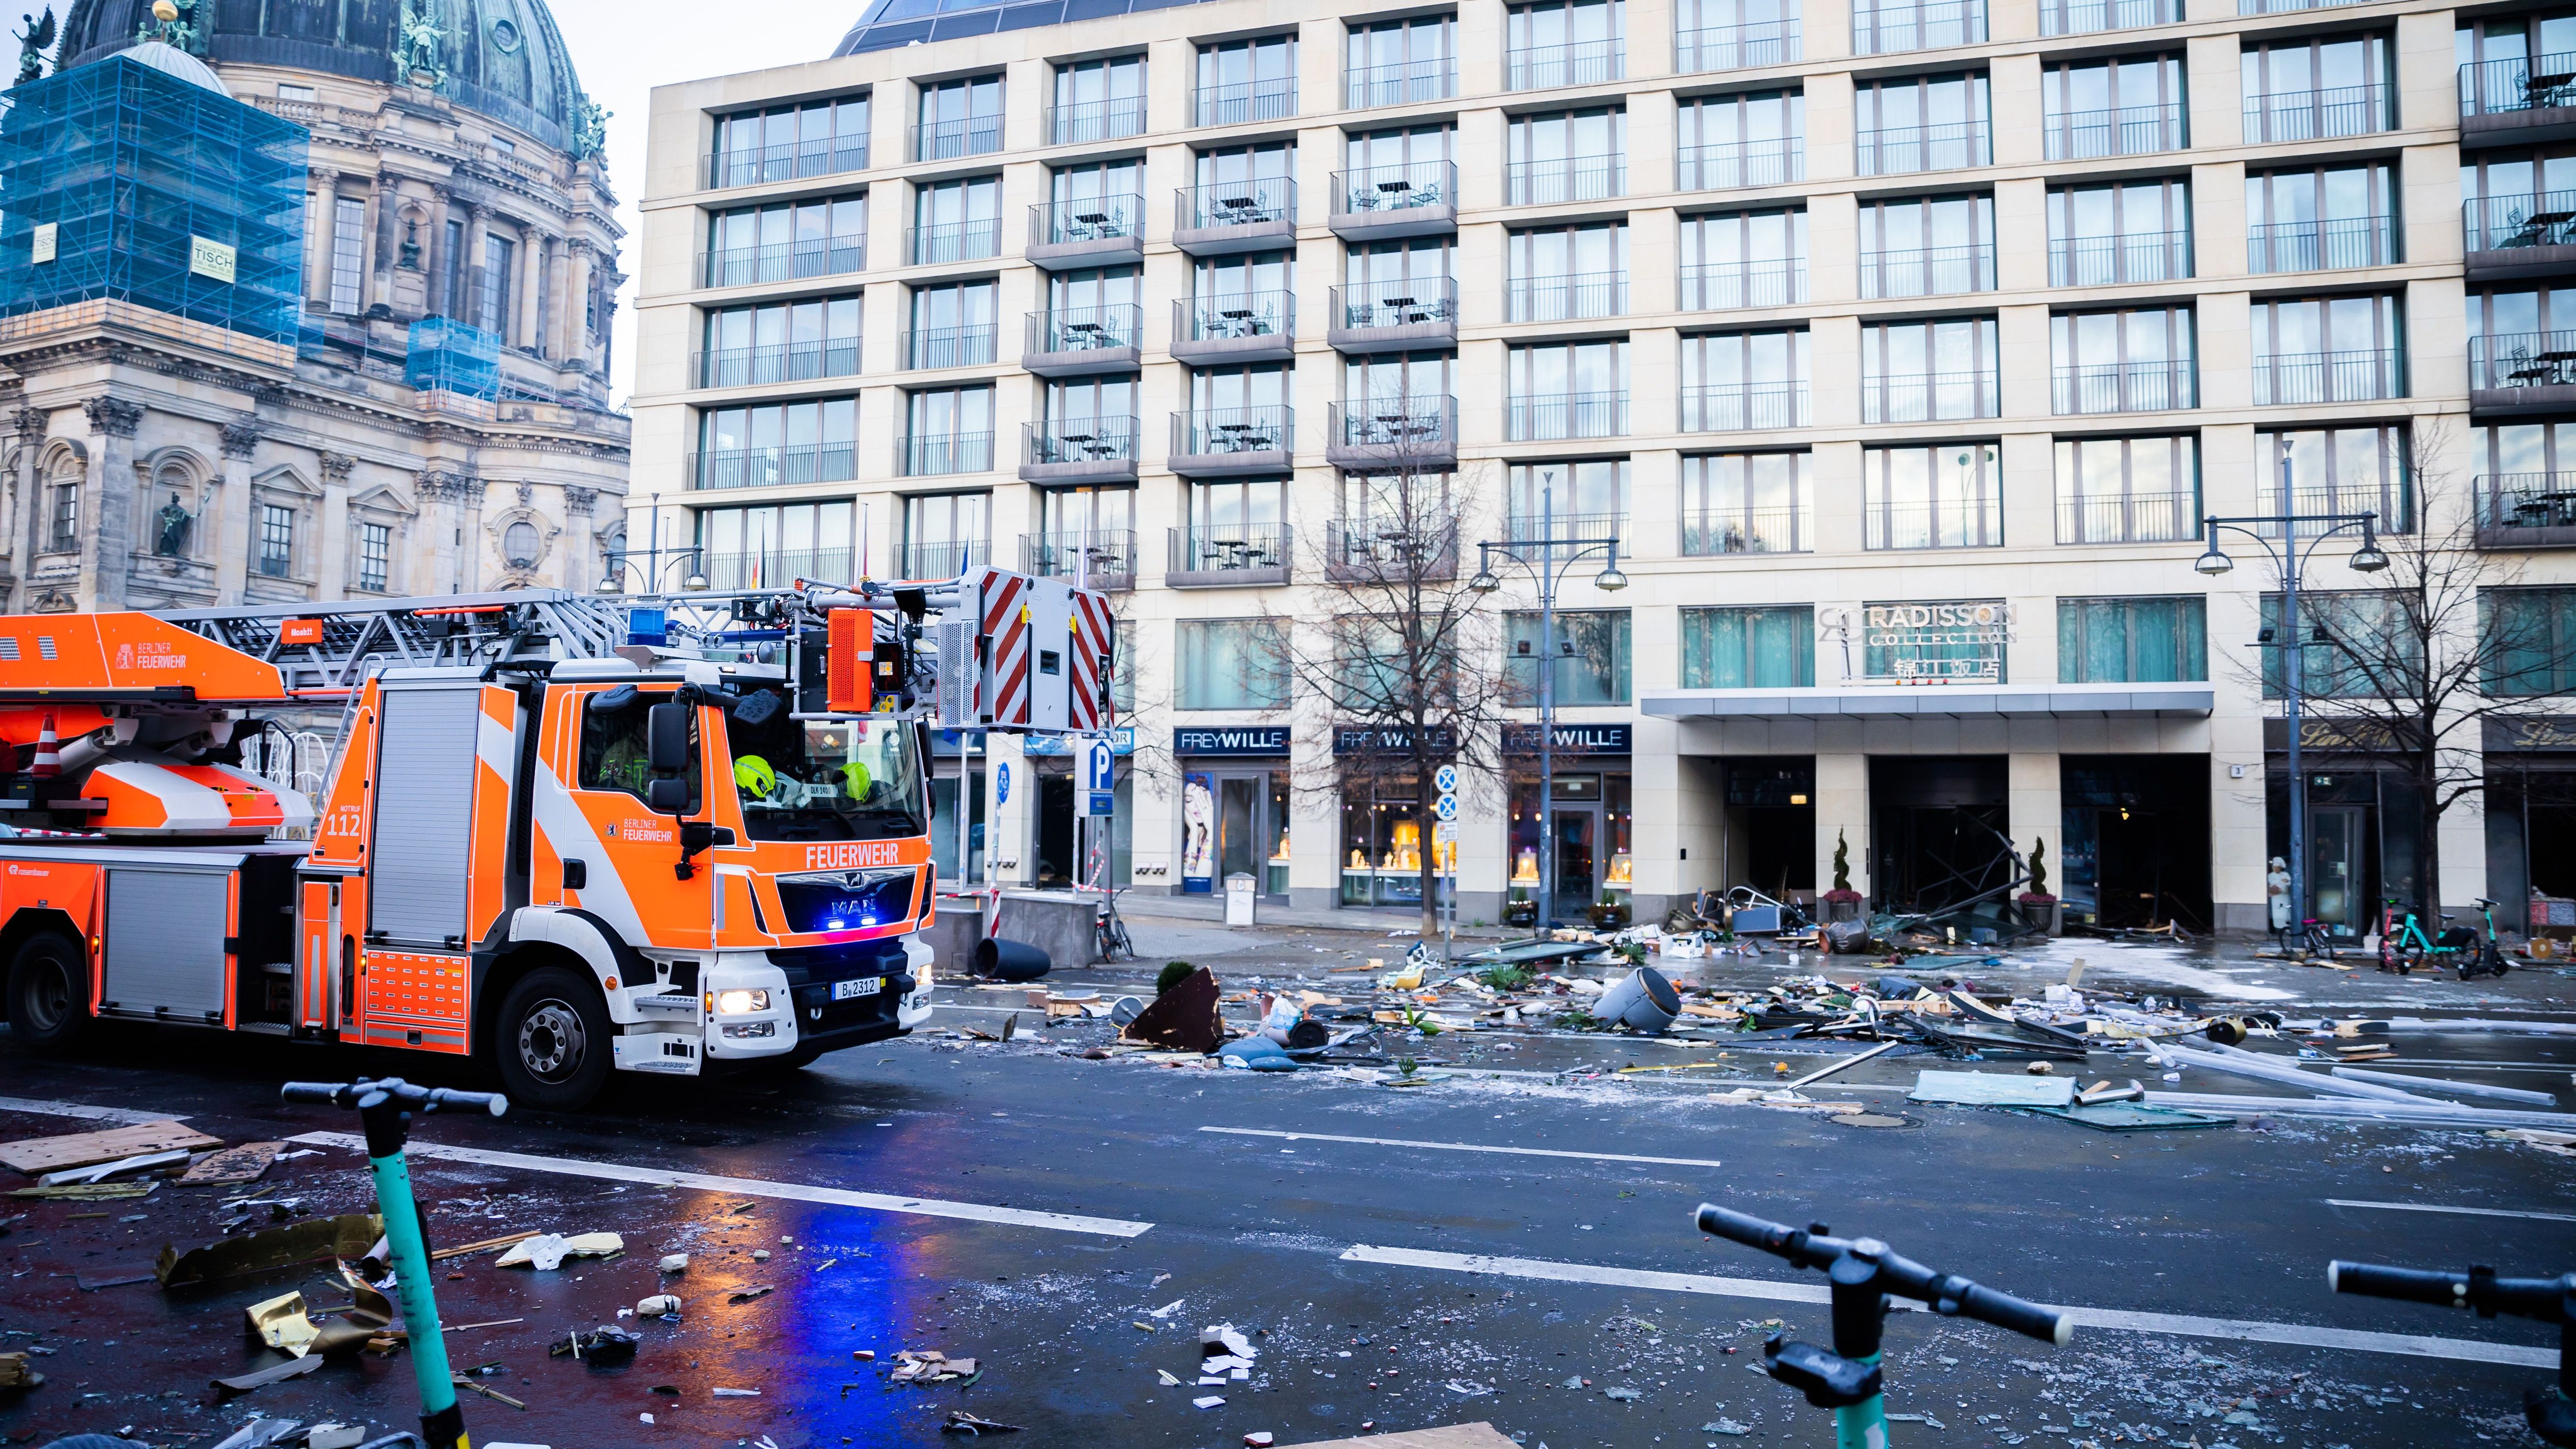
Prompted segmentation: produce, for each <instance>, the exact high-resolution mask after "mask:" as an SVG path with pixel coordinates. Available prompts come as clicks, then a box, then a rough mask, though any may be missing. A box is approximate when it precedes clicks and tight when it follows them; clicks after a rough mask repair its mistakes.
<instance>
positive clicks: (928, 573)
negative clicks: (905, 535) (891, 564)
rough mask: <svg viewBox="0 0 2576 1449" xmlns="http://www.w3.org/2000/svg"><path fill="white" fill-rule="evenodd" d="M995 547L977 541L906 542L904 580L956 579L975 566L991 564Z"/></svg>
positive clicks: (937, 540)
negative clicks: (967, 568)
mask: <svg viewBox="0 0 2576 1449" xmlns="http://www.w3.org/2000/svg"><path fill="white" fill-rule="evenodd" d="M992 559H993V546H992V545H991V544H989V543H984V542H982V541H980V540H976V539H967V538H942V539H930V540H921V539H906V540H904V545H903V576H904V577H905V578H908V579H953V578H955V577H957V576H958V575H959V574H962V573H964V572H966V566H967V565H968V564H972V563H990V562H992Z"/></svg>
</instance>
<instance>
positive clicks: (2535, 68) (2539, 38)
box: [2451, 14, 2576, 116]
mask: <svg viewBox="0 0 2576 1449" xmlns="http://www.w3.org/2000/svg"><path fill="white" fill-rule="evenodd" d="M2451 39H2452V48H2453V58H2454V59H2455V60H2457V61H2458V63H2459V67H2460V114H2461V115H2463V116H2479V115H2490V114H2493V113H2495V112H2499V111H2525V110H2539V109H2544V108H2555V107H2558V106H2564V105H2566V104H2568V101H2567V99H2566V97H2567V94H2568V86H2567V83H2566V82H2565V81H2563V80H2562V81H2557V82H2554V83H2553V82H2551V81H2550V80H2549V79H2548V78H2549V77H2551V76H2559V75H2564V74H2566V73H2567V72H2568V71H2569V70H2570V69H2571V68H2576V15H2571V14H2558V15H2544V16H2521V15H2516V16H2504V17H2499V18H2497V19H2494V20H2478V21H2470V22H2467V23H2464V24H2462V25H2460V26H2459V27H2458V28H2457V29H2455V30H2453V31H2452V32H2451ZM2534 77H2538V78H2540V81H2541V83H2540V84H2538V85H2534V84H2532V81H2533V79H2534Z"/></svg>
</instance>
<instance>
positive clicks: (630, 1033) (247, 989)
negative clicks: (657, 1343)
mask: <svg viewBox="0 0 2576 1449" xmlns="http://www.w3.org/2000/svg"><path fill="white" fill-rule="evenodd" d="M1113 637H1114V636H1113V634H1112V629H1111V621H1110V615H1109V610H1108V607H1107V603H1106V600H1105V598H1104V597H1103V596H1102V595H1101V594H1099V593H1098V592H1096V591H1092V590H1086V589H1080V588H1076V587H1073V586H1071V585H1069V584H1067V583H1065V582H1063V581H1061V580H1049V579H1034V578H1029V577H1026V576H1024V575H1018V574H1012V573H1007V572H1003V571H1000V570H994V569H976V570H972V571H970V572H968V573H967V574H965V575H963V576H961V577H960V578H957V579H954V580H947V581H939V582H931V583H902V584H883V583H862V584H860V585H858V586H856V587H854V588H841V587H833V586H822V585H812V584H806V583H802V582H800V583H799V584H798V585H797V586H795V587H794V588H791V589H786V590H774V591H766V592H755V593H749V594H733V595H723V596H714V595H705V594H699V595H682V596H678V597H674V598H665V599H651V600H627V599H617V598H601V597H596V596H584V595H578V594H568V593H559V592H543V591H531V592H519V593H503V594H485V595H474V596H447V597H438V598H426V599H408V600H393V601H386V602H383V603H376V604H348V605H331V606H324V607H322V608H319V609H311V608H308V609H304V610H286V609H248V610H213V611H200V612H187V613H174V614H167V615H159V616H155V615H148V614H139V613H117V614H95V615H83V614H42V615H5V616H0V745H5V746H6V747H7V749H6V750H5V751H0V765H5V766H6V767H7V768H6V770H5V772H0V972H5V994H4V995H0V1011H5V1013H6V1015H7V1018H8V1020H9V1022H10V1024H11V1026H12V1028H13V1031H14V1033H15V1034H16V1036H17V1037H18V1038H19V1039H20V1040H21V1041H24V1042H27V1043H30V1044H32V1045H33V1046H34V1047H36V1048H38V1049H44V1050H65V1049H69V1048H71V1047H72V1046H73V1045H74V1044H76V1043H77V1042H79V1041H80V1039H81V1038H82V1037H83V1036H84V1034H85V1033H87V1032H88V1031H90V1030H91V1029H93V1028H94V1027H95V1025H96V1024H98V1023H101V1022H109V1021H131V1022H159V1023H164V1024H169V1025H180V1026H190V1027H198V1028H203V1029H207V1030H216V1031H225V1032H234V1033H243V1034H250V1035H259V1036H268V1037H275V1038H280V1039H286V1040H294V1041H325V1042H327V1041H337V1042H344V1043H353V1044H358V1045H364V1046H370V1047H380V1048H387V1049H392V1050H397V1051H419V1052H434V1053H440V1054H444V1055H448V1056H456V1057H464V1058H468V1059H470V1060H471V1061H473V1062H476V1063H481V1064H485V1065H488V1067H489V1068H490V1069H491V1070H493V1071H495V1072H497V1074H498V1076H499V1077H500V1080H501V1083H502V1085H503V1087H504V1089H505V1090H506V1091H507V1092H508V1094H509V1095H510V1096H511V1097H512V1098H513V1099H515V1100H519V1101H523V1102H526V1103H528V1104H531V1105H535V1106H540V1107H552V1108H561V1109H569V1108H576V1107H579V1106H581V1105H583V1104H585V1103H587V1102H588V1101H590V1100H591V1099H592V1098H593V1097H594V1096H595V1095H597V1093H598V1092H599V1091H600V1090H601V1088H602V1087H603V1086H604V1085H605V1084H606V1083H607V1081H608V1080H609V1074H610V1073H611V1072H612V1071H617V1070H624V1071H634V1072H654V1073H662V1074H668V1075H678V1076H693V1075H699V1074H702V1073H707V1072H712V1071H721V1070H727V1069H732V1068H740V1067H754V1066H764V1065H765V1066H772V1067H793V1066H801V1065H803V1064H804V1063H806V1062H810V1061H812V1060H813V1059H814V1058H815V1057H816V1056H817V1055H819V1054H821V1053H823V1052H826V1051H831V1050H835V1049H837V1048H841V1047H848V1046H856V1045H860V1044H862V1043H865V1042H871V1041H878V1040H882V1039H884V1038H886V1037H890V1036H896V1035H901V1034H903V1033H905V1032H908V1031H910V1030H911V1029H912V1028H913V1027H915V1026H918V1025H920V1024H921V1023H922V1022H923V1021H925V1020H926V1019H927V1018H928V1016H929V1013H930V996H931V980H932V972H933V963H932V960H931V952H930V950H929V949H928V947H927V946H925V945H924V944H923V943H922V942H921V941H920V940H918V939H917V933H918V932H920V931H921V930H922V929H923V928H924V927H925V926H926V925H928V923H929V917H930V915H931V913H932V911H933V905H932V901H933V889H932V888H933V881H932V874H933V868H932V865H931V840H930V828H931V821H930V790H929V780H928V773H927V765H928V761H929V758H930V752H929V749H928V734H927V731H928V729H929V728H931V727H933V726H937V727H942V728H968V729H986V730H995V731H1002V732H1014V731H1018V732H1031V733H1062V734H1080V733H1085V732H1089V731H1095V730H1100V729H1105V728H1107V727H1108V725H1109V724H1110V717H1109V703H1108V701H1109V680H1110V675H1111V671H1112V668H1113V663H1114V660H1113ZM333 709H336V710H337V711H338V727H337V741H336V749H335V750H334V751H333V755H334V757H335V762H334V763H333V765H332V766H331V768H330V771H329V774H328V778H327V783H326V784H325V785H324V786H323V788H322V789H321V791H320V797H319V800H318V803H317V802H316V801H315V799H314V798H312V797H311V796H309V795H308V794H307V793H305V792H303V791H299V790H297V789H296V788H294V787H293V785H292V783H291V782H289V781H285V780H281V779H277V778H272V776H275V775H277V774H281V773H284V772H283V771H279V770H276V769H270V770H268V771H266V772H265V773H254V772H253V771H252V770H250V769H246V768H244V766H243V763H242V761H243V752H244V749H245V746H246V745H254V744H255V743H256V742H258V741H265V740H273V739H275V738H276V737H277V735H278V731H279V726H278V725H277V723H276V721H278V720H280V719H282V718H287V717H292V716H296V715H302V716H305V717H307V718H319V717H327V716H328V715H329V713H330V712H331V711H332V710H333ZM258 753H259V757H260V758H262V759H265V758H268V757H270V756H272V755H274V754H275V753H276V752H274V751H260V752H258Z"/></svg>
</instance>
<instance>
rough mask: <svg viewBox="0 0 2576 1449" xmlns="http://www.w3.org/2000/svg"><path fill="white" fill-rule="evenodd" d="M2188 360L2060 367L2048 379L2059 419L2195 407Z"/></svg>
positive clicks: (2190, 368)
mask: <svg viewBox="0 0 2576 1449" xmlns="http://www.w3.org/2000/svg"><path fill="white" fill-rule="evenodd" d="M2192 377H2193V374H2192V366H2191V363H2190V362H2189V361H2188V360H2184V361H2172V362H2094V363H2083V364H2078V365H2074V366H2068V367H2060V368H2058V369H2056V371H2055V373H2054V374H2053V376H2052V379H2051V381H2052V384H2053V393H2052V395H2053V398H2054V404H2053V405H2054V406H2055V408H2056V410H2057V411H2058V413H2059V414H2060V415H2071V414H2077V413H2153V412H2164V411H2166V410H2168V409H2171V408H2188V407H2192V406H2195V405H2196V404H2197V401H2198V399H2197V396H2196V393H2195V390H2194V388H2193V385H2192Z"/></svg>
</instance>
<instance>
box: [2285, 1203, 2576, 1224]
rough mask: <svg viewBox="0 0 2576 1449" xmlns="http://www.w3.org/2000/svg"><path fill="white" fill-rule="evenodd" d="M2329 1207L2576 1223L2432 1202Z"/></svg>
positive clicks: (2569, 1216)
mask: <svg viewBox="0 0 2576 1449" xmlns="http://www.w3.org/2000/svg"><path fill="white" fill-rule="evenodd" d="M2326 1206H2328V1207H2351V1208H2379V1209H2381V1210H2383V1211H2386V1212H2392V1213H2457V1214H2459V1215H2460V1216H2462V1217H2471V1218H2531V1219H2533V1220H2535V1221H2538V1222H2544V1223H2576V1213H2532V1212H2516V1211H2514V1210H2512V1209H2510V1208H2478V1207H2445V1206H2443V1205H2442V1204H2440V1203H2430V1202H2366V1201H2364V1200H2362V1199H2360V1198H2350V1197H2330V1198H2327V1199H2326Z"/></svg>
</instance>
